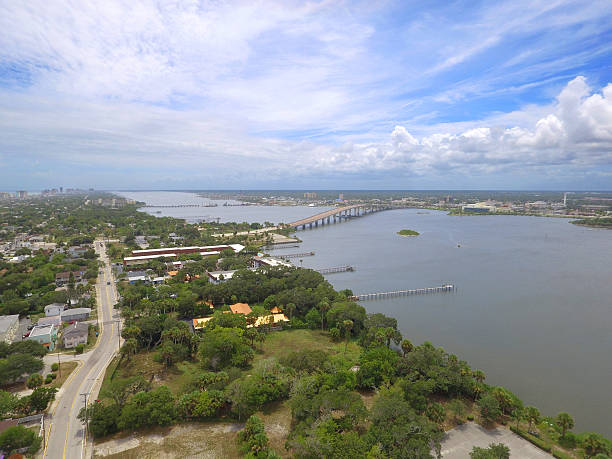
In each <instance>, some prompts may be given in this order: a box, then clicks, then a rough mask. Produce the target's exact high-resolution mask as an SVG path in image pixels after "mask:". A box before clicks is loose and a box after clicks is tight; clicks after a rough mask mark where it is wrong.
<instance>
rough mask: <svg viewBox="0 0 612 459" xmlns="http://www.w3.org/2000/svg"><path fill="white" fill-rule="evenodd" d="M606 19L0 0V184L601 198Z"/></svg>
mask: <svg viewBox="0 0 612 459" xmlns="http://www.w3.org/2000/svg"><path fill="white" fill-rule="evenodd" d="M459 13H461V14H459ZM509 18H510V19H509ZM610 19H612V5H611V4H610V3H609V2H604V1H601V2H600V1H594V2H591V3H590V4H589V5H584V4H582V2H577V1H563V0H559V1H556V2H552V3H551V2H543V1H542V2H539V1H530V2H523V1H519V2H501V3H500V2H495V3H491V4H485V5H484V6H482V7H480V8H477V9H476V8H473V7H472V6H470V4H468V3H461V2H460V3H458V4H453V5H449V6H445V7H444V8H438V7H436V6H435V5H430V6H426V7H420V8H415V7H411V8H410V9H407V8H406V6H405V5H404V4H403V3H402V2H382V3H380V4H378V3H376V4H372V3H371V2H363V3H360V2H356V3H355V2H347V3H344V2H334V3H329V2H324V1H321V2H318V1H314V2H307V3H304V2H269V1H263V0H262V1H258V2H210V3H209V2H196V1H193V2H185V3H181V4H176V3H174V2H166V1H161V0H160V1H153V0H150V1H147V0H140V1H134V2H128V3H125V2H120V1H108V2H103V3H99V2H93V1H91V2H90V1H83V2H79V3H78V4H73V3H70V2H67V1H66V2H62V1H58V2H53V3H52V4H50V3H49V2H43V1H38V2H37V1H33V2H28V3H27V4H24V3H22V2H9V1H2V0H0V27H1V30H2V32H0V168H1V169H2V171H3V172H4V173H3V176H4V179H3V183H2V185H0V188H3V189H16V188H29V189H42V188H46V187H52V186H65V187H68V186H78V187H90V186H94V187H97V188H106V189H110V188H134V189H136V188H149V189H151V188H167V189H171V188H177V189H187V188H199V189H206V188H296V187H297V188H338V187H339V188H506V189H508V188H514V189H518V188H531V189H537V188H542V189H564V188H567V189H608V190H609V189H612V83H611V81H612V68H611V66H610V62H612V45H611V43H612V26H611V25H610V24H612V21H611V20H610Z"/></svg>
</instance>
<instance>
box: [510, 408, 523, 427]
mask: <svg viewBox="0 0 612 459" xmlns="http://www.w3.org/2000/svg"><path fill="white" fill-rule="evenodd" d="M512 419H514V420H515V421H516V429H517V430H518V428H519V423H520V422H521V421H522V420H523V408H515V409H514V410H513V411H512Z"/></svg>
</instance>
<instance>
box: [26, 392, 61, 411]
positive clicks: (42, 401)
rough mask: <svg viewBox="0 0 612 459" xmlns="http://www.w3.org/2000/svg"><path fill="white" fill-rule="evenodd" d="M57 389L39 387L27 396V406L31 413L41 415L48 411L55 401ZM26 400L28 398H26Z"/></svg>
mask: <svg viewBox="0 0 612 459" xmlns="http://www.w3.org/2000/svg"><path fill="white" fill-rule="evenodd" d="M56 392H57V389H56V388H54V387H37V388H36V389H34V390H33V391H32V393H31V394H30V395H28V396H27V406H28V412H29V413H32V412H34V413H40V412H41V411H44V410H46V409H47V406H49V403H51V402H52V401H53V400H55V393H56ZM24 399H26V397H24Z"/></svg>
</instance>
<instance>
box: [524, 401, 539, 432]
mask: <svg viewBox="0 0 612 459" xmlns="http://www.w3.org/2000/svg"><path fill="white" fill-rule="evenodd" d="M525 419H527V422H529V427H528V430H529V432H531V427H532V426H533V424H537V423H538V422H540V410H538V409H537V408H536V407H535V406H528V407H527V409H526V410H525Z"/></svg>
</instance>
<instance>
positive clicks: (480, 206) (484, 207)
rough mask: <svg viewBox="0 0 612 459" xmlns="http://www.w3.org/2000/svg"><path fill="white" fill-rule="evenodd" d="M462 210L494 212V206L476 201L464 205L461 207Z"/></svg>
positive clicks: (484, 212) (480, 212)
mask: <svg viewBox="0 0 612 459" xmlns="http://www.w3.org/2000/svg"><path fill="white" fill-rule="evenodd" d="M461 210H462V211H463V212H471V213H477V214H486V213H493V212H495V206H494V205H489V204H487V203H484V202H477V203H476V204H468V205H466V206H463V207H461Z"/></svg>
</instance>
